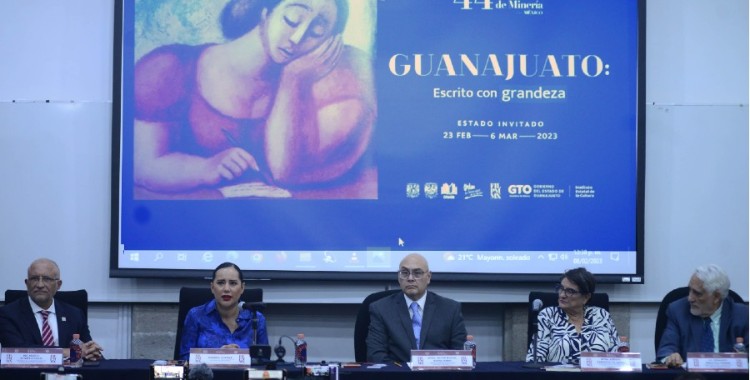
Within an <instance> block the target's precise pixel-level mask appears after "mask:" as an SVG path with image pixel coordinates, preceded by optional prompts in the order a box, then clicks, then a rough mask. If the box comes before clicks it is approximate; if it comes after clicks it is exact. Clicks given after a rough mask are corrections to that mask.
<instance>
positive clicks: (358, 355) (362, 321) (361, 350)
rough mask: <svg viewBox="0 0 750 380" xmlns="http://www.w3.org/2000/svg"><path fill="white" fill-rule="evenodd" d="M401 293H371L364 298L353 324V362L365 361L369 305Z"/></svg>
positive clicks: (391, 291)
mask: <svg viewBox="0 0 750 380" xmlns="http://www.w3.org/2000/svg"><path fill="white" fill-rule="evenodd" d="M398 292H401V289H391V290H383V291H379V292H375V293H372V294H370V295H368V296H367V297H365V299H364V300H363V301H362V304H361V305H359V310H358V311H357V319H356V321H355V322H354V360H355V361H357V362H359V363H363V362H366V361H367V333H368V331H369V329H370V304H371V303H373V302H375V301H377V300H379V299H381V298H383V297H387V296H390V295H391V294H393V293H398Z"/></svg>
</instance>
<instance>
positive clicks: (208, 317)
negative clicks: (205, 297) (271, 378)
mask: <svg viewBox="0 0 750 380" xmlns="http://www.w3.org/2000/svg"><path fill="white" fill-rule="evenodd" d="M252 318H253V312H252V311H250V310H245V309H240V314H239V315H238V316H237V329H236V330H234V332H233V333H232V332H230V331H229V328H228V327H227V325H225V324H224V322H223V321H222V320H221V315H219V311H218V310H216V300H211V301H209V302H208V303H207V304H205V305H201V306H196V307H194V308H192V309H190V311H189V312H188V314H187V317H185V326H184V328H183V330H182V340H181V343H180V359H182V360H187V359H188V357H189V356H190V349H191V348H219V347H221V346H223V345H225V344H232V343H234V344H236V345H238V346H240V348H249V347H250V346H251V345H252V344H253V335H254V333H253V328H252V323H251V322H252ZM257 344H268V332H267V331H266V317H264V316H263V314H261V313H258V340H257Z"/></svg>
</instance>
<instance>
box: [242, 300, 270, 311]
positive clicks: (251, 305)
mask: <svg viewBox="0 0 750 380" xmlns="http://www.w3.org/2000/svg"><path fill="white" fill-rule="evenodd" d="M241 307H242V308H243V309H245V310H250V311H263V310H265V309H266V304H265V303H264V302H242V304H241Z"/></svg>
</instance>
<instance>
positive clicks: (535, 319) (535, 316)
mask: <svg viewBox="0 0 750 380" xmlns="http://www.w3.org/2000/svg"><path fill="white" fill-rule="evenodd" d="M543 307H544V302H542V300H540V299H539V298H537V299H535V300H533V301H531V310H530V311H531V316H530V317H531V320H532V322H531V325H532V326H534V328H533V329H532V330H533V331H534V334H533V335H532V336H531V359H532V360H531V361H532V362H531V363H526V364H525V365H524V366H523V367H524V368H543V367H544V366H546V365H547V364H546V363H545V362H546V360H541V363H540V360H539V358H538V355H537V345H538V341H539V339H538V338H537V333H538V332H539V312H540V311H542V308H543Z"/></svg>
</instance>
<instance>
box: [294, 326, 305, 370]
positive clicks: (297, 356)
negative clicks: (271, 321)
mask: <svg viewBox="0 0 750 380" xmlns="http://www.w3.org/2000/svg"><path fill="white" fill-rule="evenodd" d="M305 365H307V342H306V341H305V334H302V333H299V334H297V340H295V341H294V366H295V367H305Z"/></svg>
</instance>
